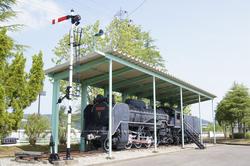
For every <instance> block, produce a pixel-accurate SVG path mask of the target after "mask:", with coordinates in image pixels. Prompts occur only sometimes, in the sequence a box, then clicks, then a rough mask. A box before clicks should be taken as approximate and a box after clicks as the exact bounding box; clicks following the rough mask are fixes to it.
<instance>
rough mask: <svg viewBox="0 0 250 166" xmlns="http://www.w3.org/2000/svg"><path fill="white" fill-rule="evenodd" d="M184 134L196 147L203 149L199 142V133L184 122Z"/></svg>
mask: <svg viewBox="0 0 250 166" xmlns="http://www.w3.org/2000/svg"><path fill="white" fill-rule="evenodd" d="M184 132H185V134H186V135H187V136H188V137H189V138H190V139H191V140H192V141H193V142H194V143H195V144H196V145H197V146H198V148H199V149H205V146H204V145H203V144H202V143H201V142H200V141H199V133H198V132H197V131H196V130H195V129H194V128H193V127H192V126H191V125H190V124H189V123H188V122H186V121H185V120H184Z"/></svg>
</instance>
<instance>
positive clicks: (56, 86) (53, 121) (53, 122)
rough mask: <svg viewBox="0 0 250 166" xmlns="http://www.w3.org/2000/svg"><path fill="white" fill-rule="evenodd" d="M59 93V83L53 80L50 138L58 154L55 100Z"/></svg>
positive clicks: (57, 106) (57, 113) (57, 111)
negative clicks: (51, 137)
mask: <svg viewBox="0 0 250 166" xmlns="http://www.w3.org/2000/svg"><path fill="white" fill-rule="evenodd" d="M59 93H60V81H59V80H54V82H53V95H52V116H51V129H52V136H53V139H54V142H55V153H58V123H59V105H58V104H57V100H58V98H59Z"/></svg>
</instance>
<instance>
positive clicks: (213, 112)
mask: <svg viewBox="0 0 250 166" xmlns="http://www.w3.org/2000/svg"><path fill="white" fill-rule="evenodd" d="M212 117H213V121H214V144H216V128H215V127H216V119H215V111H214V99H212Z"/></svg>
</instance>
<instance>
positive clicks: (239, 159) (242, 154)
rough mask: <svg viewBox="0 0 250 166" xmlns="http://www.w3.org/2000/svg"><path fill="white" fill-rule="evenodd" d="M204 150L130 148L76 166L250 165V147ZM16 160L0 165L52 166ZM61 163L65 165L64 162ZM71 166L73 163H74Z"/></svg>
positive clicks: (191, 147)
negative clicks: (155, 150) (108, 157)
mask: <svg viewBox="0 0 250 166" xmlns="http://www.w3.org/2000/svg"><path fill="white" fill-rule="evenodd" d="M206 146H207V148H206V149H205V150H198V149H195V147H196V146H195V145H192V144H191V145H186V146H185V147H186V148H185V149H181V148H180V147H178V146H170V147H166V146H161V147H159V148H158V153H152V151H153V150H154V149H153V148H150V149H131V150H124V151H116V152H114V153H113V156H114V157H115V158H114V159H112V160H107V159H106V157H107V154H106V153H99V154H92V155H88V156H84V157H80V156H79V157H75V158H74V161H76V162H77V164H76V163H75V165H92V166H93V165H99V166H111V165H112V166H126V165H137V166H141V165H143V166H166V165H167V166H250V157H249V154H250V147H249V146H239V145H216V146H214V145H213V144H207V145H206ZM12 160H13V158H0V166H17V165H18V166H19V165H21V166H26V165H28V166H31V165H36V166H38V165H40V166H51V164H49V163H46V164H43V163H42V162H36V163H29V164H27V163H20V162H15V161H12ZM60 162H64V161H63V160H61V161H60ZM71 165H72V164H71Z"/></svg>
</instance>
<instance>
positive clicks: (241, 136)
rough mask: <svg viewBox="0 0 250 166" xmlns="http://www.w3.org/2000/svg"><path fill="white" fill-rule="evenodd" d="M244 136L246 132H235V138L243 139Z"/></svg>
mask: <svg viewBox="0 0 250 166" xmlns="http://www.w3.org/2000/svg"><path fill="white" fill-rule="evenodd" d="M242 138H244V133H234V139H242Z"/></svg>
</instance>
